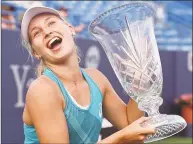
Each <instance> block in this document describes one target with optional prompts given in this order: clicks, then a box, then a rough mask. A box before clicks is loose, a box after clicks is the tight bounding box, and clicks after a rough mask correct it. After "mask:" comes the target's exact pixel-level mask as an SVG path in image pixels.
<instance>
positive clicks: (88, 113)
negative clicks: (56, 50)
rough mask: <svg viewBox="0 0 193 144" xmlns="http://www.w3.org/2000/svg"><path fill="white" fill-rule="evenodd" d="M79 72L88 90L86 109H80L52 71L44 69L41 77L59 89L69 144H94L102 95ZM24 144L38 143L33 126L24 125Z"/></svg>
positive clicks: (99, 126) (92, 81)
mask: <svg viewBox="0 0 193 144" xmlns="http://www.w3.org/2000/svg"><path fill="white" fill-rule="evenodd" d="M81 72H82V75H83V77H84V78H85V80H86V81H87V83H88V85H89V88H90V96H91V101H90V104H89V106H88V107H81V105H79V104H78V103H76V101H75V100H74V99H73V97H72V96H71V95H70V94H69V92H68V91H67V90H66V89H65V87H64V85H63V83H62V82H61V81H60V79H59V78H58V77H57V76H56V75H55V74H54V72H53V71H52V70H50V69H49V68H46V69H45V70H44V72H43V75H45V76H47V77H49V78H50V79H51V80H53V81H54V82H55V83H56V84H57V85H58V86H59V88H60V90H61V92H62V94H63V96H64V98H65V102H66V108H65V110H64V115H65V117H66V121H67V126H68V133H69V141H70V143H74V144H79V143H85V144H86V143H89V144H91V143H92V144H94V143H96V142H97V141H98V137H99V134H100V130H101V126H102V118H103V115H102V102H103V95H102V93H101V91H100V89H99V87H98V86H97V84H96V83H95V82H94V80H93V79H92V78H91V77H90V76H89V75H88V74H87V73H86V72H85V71H84V70H83V69H82V68H81ZM24 136H25V140H24V143H25V144H29V143H30V144H31V143H39V140H38V137H37V134H36V130H35V127H34V126H29V125H26V124H25V123H24Z"/></svg>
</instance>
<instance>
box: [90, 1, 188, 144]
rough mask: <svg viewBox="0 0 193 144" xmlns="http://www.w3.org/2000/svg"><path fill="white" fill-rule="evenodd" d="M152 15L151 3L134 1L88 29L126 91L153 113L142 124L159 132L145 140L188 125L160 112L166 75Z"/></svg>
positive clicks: (152, 139) (178, 130)
mask: <svg viewBox="0 0 193 144" xmlns="http://www.w3.org/2000/svg"><path fill="white" fill-rule="evenodd" d="M153 18H154V9H153V8H152V7H151V6H150V5H149V4H147V3H143V2H132V3H128V4H125V5H121V6H118V7H115V8H112V9H110V10H108V11H106V12H104V13H102V14H101V15H99V16H98V17H97V18H96V19H94V20H93V21H92V22H91V23H90V25H89V28H88V30H89V32H90V34H91V35H92V36H94V37H95V38H96V39H97V41H99V43H100V44H101V45H102V47H103V49H104V51H105V53H106V55H107V58H108V60H109V62H110V64H111V66H112V68H113V70H114V72H115V74H116V76H117V78H118V80H119V82H120V83H121V85H122V87H123V88H124V90H125V91H126V93H127V94H128V95H129V96H130V97H131V98H132V99H133V100H135V101H136V102H137V104H138V107H139V109H140V110H142V111H145V112H146V113H147V114H148V116H151V118H150V119H149V120H148V121H146V122H144V123H142V126H143V127H146V126H148V125H150V126H153V127H155V129H156V133H155V134H153V135H148V136H147V137H146V139H145V141H144V142H145V143H148V142H153V141H157V140H161V139H164V138H167V137H170V136H172V135H174V134H176V133H178V132H180V131H181V130H183V129H184V128H185V127H186V125H187V124H186V121H185V120H184V119H183V118H182V117H181V116H178V115H166V114H160V113H159V107H160V105H162V103H163V99H162V98H161V92H162V84H163V77H162V67H161V61H160V56H159V51H158V47H157V42H156V39H155V34H154V23H153Z"/></svg>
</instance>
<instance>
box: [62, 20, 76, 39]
mask: <svg viewBox="0 0 193 144" xmlns="http://www.w3.org/2000/svg"><path fill="white" fill-rule="evenodd" d="M64 22H65V23H66V24H67V26H68V27H69V29H70V31H71V33H72V36H75V35H76V32H75V29H74V27H73V26H72V24H70V23H68V22H66V21H64Z"/></svg>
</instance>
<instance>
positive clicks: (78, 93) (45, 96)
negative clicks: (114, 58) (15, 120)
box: [23, 13, 155, 143]
mask: <svg viewBox="0 0 193 144" xmlns="http://www.w3.org/2000/svg"><path fill="white" fill-rule="evenodd" d="M34 28H35V29H34ZM50 32H52V34H53V35H52V36H50V35H49V33H50ZM73 33H74V29H73V28H72V26H71V25H69V24H68V23H66V22H64V21H62V20H61V19H59V18H58V17H57V16H55V15H52V14H48V13H46V14H40V15H37V16H36V17H34V18H33V19H32V21H31V23H30V25H29V28H28V35H29V38H30V44H31V45H32V48H33V55H34V57H36V58H37V59H41V60H43V61H44V63H45V64H46V65H47V67H49V68H50V69H52V71H54V73H55V74H56V75H57V76H58V77H59V78H60V79H61V81H62V82H63V84H64V85H65V87H66V89H67V90H68V91H69V93H70V94H71V95H72V96H73V98H74V99H75V100H76V101H77V103H79V104H80V105H82V106H87V105H89V104H90V90H89V86H88V84H87V82H86V81H85V79H84V78H83V76H82V74H81V71H80V67H79V63H78V57H77V53H76V49H75V44H74V40H73V37H72V34H73ZM53 36H60V37H62V38H63V41H62V44H61V45H60V48H59V49H58V50H57V51H52V50H50V49H49V48H48V47H47V42H48V41H49V40H50V39H51V38H52V37H53ZM64 71H65V73H64ZM85 71H86V72H87V73H88V75H89V76H90V77H91V78H93V80H94V81H95V82H96V84H97V85H98V87H99V88H100V90H101V92H102V94H103V96H104V101H103V114H104V117H105V118H107V119H108V120H109V121H110V122H111V123H112V124H113V125H114V126H115V127H116V128H118V129H119V131H118V132H116V133H114V134H113V135H111V136H109V137H107V138H105V139H103V140H101V141H100V142H98V143H143V140H144V139H145V136H146V135H147V134H152V133H154V132H155V130H154V128H150V127H148V128H142V127H141V126H140V123H142V122H144V121H146V120H147V119H148V118H145V117H143V116H144V113H143V112H141V111H140V110H139V109H138V108H137V104H136V103H135V102H134V101H133V100H132V99H130V101H129V103H128V104H127V105H126V104H125V103H124V102H123V101H122V100H121V99H120V97H119V96H118V95H117V93H116V92H115V90H114V89H113V87H112V85H111V84H110V82H109V81H108V79H107V78H106V77H105V76H104V75H103V74H102V73H101V72H100V71H98V70H97V69H85ZM74 82H75V83H76V85H75V84H74ZM82 89H84V91H82ZM65 106H66V104H65V99H64V97H63V95H62V93H61V91H60V89H59V87H58V86H57V85H56V84H55V82H53V81H52V80H50V79H49V78H48V77H46V76H44V75H41V76H40V77H38V78H37V79H36V80H35V81H33V82H32V84H31V85H30V87H29V89H28V92H27V94H26V105H25V108H24V112H23V121H24V122H25V123H26V124H27V125H34V126H35V129H36V132H37V135H38V138H39V140H40V142H41V143H69V135H68V128H67V122H66V118H65V115H64V110H65Z"/></svg>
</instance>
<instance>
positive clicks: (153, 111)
mask: <svg viewBox="0 0 193 144" xmlns="http://www.w3.org/2000/svg"><path fill="white" fill-rule="evenodd" d="M162 103H163V99H162V98H161V97H159V96H151V97H149V98H147V97H146V98H140V99H139V100H138V108H139V109H140V110H142V111H145V112H147V114H148V116H154V115H158V114H160V113H159V107H160V106H161V105H162Z"/></svg>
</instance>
